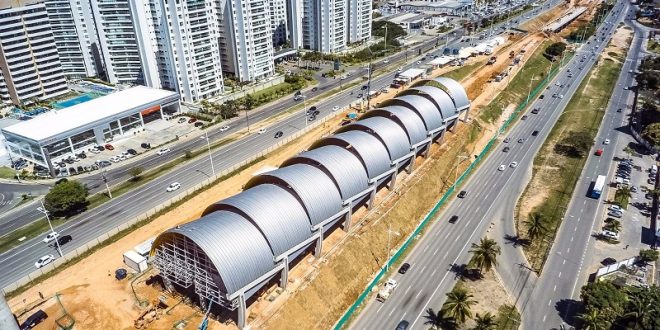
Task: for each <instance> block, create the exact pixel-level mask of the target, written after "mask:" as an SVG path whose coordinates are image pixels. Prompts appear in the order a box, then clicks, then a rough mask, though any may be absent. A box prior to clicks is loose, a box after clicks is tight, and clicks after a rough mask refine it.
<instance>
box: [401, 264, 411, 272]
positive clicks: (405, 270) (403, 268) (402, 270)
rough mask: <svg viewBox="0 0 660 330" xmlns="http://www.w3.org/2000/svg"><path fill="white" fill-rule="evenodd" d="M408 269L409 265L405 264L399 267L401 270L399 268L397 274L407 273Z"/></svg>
mask: <svg viewBox="0 0 660 330" xmlns="http://www.w3.org/2000/svg"><path fill="white" fill-rule="evenodd" d="M408 269H410V264H409V263H407V262H406V263H404V264H403V265H401V268H399V274H405V273H406V272H407V271H408Z"/></svg>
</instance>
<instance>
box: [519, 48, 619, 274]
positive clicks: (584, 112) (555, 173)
mask: <svg viewBox="0 0 660 330" xmlns="http://www.w3.org/2000/svg"><path fill="white" fill-rule="evenodd" d="M620 70H621V64H620V63H615V62H614V61H612V60H604V61H603V62H602V63H601V64H600V66H599V67H597V68H594V69H592V70H591V72H590V74H589V75H588V76H587V77H586V78H585V80H583V81H582V83H581V84H580V86H579V88H578V90H577V92H576V93H575V95H573V98H571V100H570V102H569V103H568V106H567V107H566V109H565V110H564V113H563V114H562V116H561V117H560V118H559V120H558V121H557V123H556V124H555V126H554V127H553V129H552V131H551V132H550V135H549V136H548V139H547V140H546V141H545V143H544V144H543V146H542V147H541V150H540V152H539V153H538V154H537V156H536V158H535V159H534V170H533V177H532V181H531V182H530V184H529V186H528V188H529V187H530V186H535V187H543V188H541V189H543V192H544V193H547V197H546V198H545V199H544V200H543V201H542V202H541V203H540V204H539V205H537V206H536V207H534V208H533V210H532V212H535V213H538V214H540V215H541V218H542V219H543V222H544V223H545V227H546V228H547V229H548V230H547V233H546V237H544V238H543V239H538V240H533V243H532V244H531V245H529V246H526V247H525V248H524V249H525V253H526V255H527V258H528V260H529V261H530V263H531V266H532V268H534V269H535V270H537V271H539V272H540V271H541V270H542V269H543V264H544V262H545V258H546V254H547V252H548V251H549V249H550V247H552V243H553V241H554V236H555V234H556V231H557V228H558V227H559V225H560V224H561V221H562V217H563V214H564V211H565V210H566V207H567V206H568V202H569V201H570V199H571V196H572V195H573V189H574V187H575V183H576V182H577V180H578V178H579V177H580V174H581V172H582V168H583V166H584V163H585V162H586V160H587V157H586V156H584V157H581V158H571V157H568V156H564V155H562V154H558V153H556V152H555V151H554V150H555V146H556V144H557V142H558V141H561V140H562V139H564V138H565V137H567V136H569V135H570V134H572V133H574V132H586V133H587V134H588V135H589V136H591V138H592V139H593V138H594V137H595V136H596V134H597V133H598V128H599V126H600V122H601V120H602V118H603V115H604V113H605V112H604V111H603V110H604V109H605V108H606V107H607V102H608V101H609V98H610V96H611V95H612V90H613V89H614V87H615V84H616V79H617V78H618V75H619V72H620ZM541 183H542V184H541ZM538 193H539V192H538V191H536V192H529V191H528V189H526V190H525V192H524V193H523V195H522V197H521V200H520V201H519V203H520V204H522V203H523V201H525V200H528V199H531V200H533V199H534V198H535V196H533V195H534V194H538ZM580 193H581V192H580ZM516 218H517V220H518V223H517V226H518V232H520V233H526V230H527V228H526V226H525V224H524V223H523V221H525V220H527V217H526V216H525V215H519V216H517V217H516Z"/></svg>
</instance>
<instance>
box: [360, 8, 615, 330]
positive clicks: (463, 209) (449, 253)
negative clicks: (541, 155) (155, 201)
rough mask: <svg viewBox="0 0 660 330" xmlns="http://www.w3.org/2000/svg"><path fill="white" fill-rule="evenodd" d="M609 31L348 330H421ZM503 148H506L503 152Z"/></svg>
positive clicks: (584, 52) (563, 76)
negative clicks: (387, 293)
mask: <svg viewBox="0 0 660 330" xmlns="http://www.w3.org/2000/svg"><path fill="white" fill-rule="evenodd" d="M620 8H621V5H618V6H617V7H615V9H614V11H617V10H620ZM611 29H613V28H612V27H611V26H610V27H608V28H606V31H607V36H606V37H605V38H604V40H601V39H598V40H597V39H596V38H595V37H592V38H590V39H589V45H587V44H584V45H582V47H581V48H580V49H579V50H578V51H577V53H576V54H575V56H574V57H573V58H572V59H571V60H570V61H569V62H568V63H567V64H566V65H565V66H564V67H563V68H562V70H561V71H560V72H559V73H558V74H557V76H556V77H555V79H554V80H553V82H552V83H551V84H550V85H549V87H548V89H546V90H545V91H544V92H543V95H544V98H543V99H538V100H537V101H535V102H534V103H533V104H532V105H531V106H530V108H538V109H540V112H539V113H538V114H532V113H531V112H528V113H527V116H528V118H527V119H526V120H521V121H519V122H518V123H517V124H516V125H515V126H514V127H512V128H511V130H510V132H509V133H508V134H506V136H502V140H501V142H500V143H499V144H498V145H496V146H495V147H494V150H493V151H492V153H491V154H490V155H489V156H488V157H487V158H486V159H485V160H484V161H483V163H482V164H481V165H480V166H479V168H478V169H477V170H476V171H475V172H474V173H473V174H472V176H471V179H470V180H468V182H467V183H466V184H465V186H464V187H463V188H462V189H463V190H465V191H466V192H467V195H466V196H465V197H464V198H462V199H459V198H456V199H454V200H453V201H452V202H451V203H449V205H448V206H447V209H446V211H445V212H443V213H442V214H440V215H439V216H438V217H437V219H435V220H434V223H433V224H432V225H431V226H430V228H429V229H428V230H427V232H426V234H425V235H424V236H423V237H422V238H420V239H419V241H418V242H417V243H416V245H415V247H414V248H413V250H412V251H411V252H410V253H409V255H408V257H407V258H406V259H405V260H404V261H405V262H407V263H409V264H411V265H412V266H411V268H410V270H408V272H407V273H406V274H405V275H401V274H394V275H392V276H393V277H394V278H395V279H396V280H397V281H398V282H399V285H398V287H397V289H396V290H395V291H394V293H393V294H392V296H391V297H390V298H389V299H388V300H387V301H385V302H384V303H381V302H378V301H376V300H375V299H372V300H371V301H369V302H368V303H366V306H365V308H364V309H363V311H362V313H361V315H359V316H358V318H357V320H356V321H355V323H354V324H353V325H352V328H355V329H388V328H389V329H393V328H395V327H396V326H397V324H398V323H399V322H400V321H403V320H406V321H408V322H409V323H410V328H411V329H425V328H426V326H425V325H424V322H425V319H424V315H426V311H427V309H428V308H432V309H433V310H435V311H437V310H438V309H439V308H440V307H441V306H442V302H443V301H444V299H445V293H447V292H449V291H450V290H451V288H452V287H453V286H454V284H455V282H456V274H455V273H454V271H453V270H454V269H456V267H454V266H457V265H464V264H466V263H467V262H468V261H469V259H470V255H469V253H468V251H469V249H470V246H471V244H472V243H475V242H477V241H478V240H479V239H480V238H481V237H483V235H484V233H485V231H486V229H487V228H488V227H489V226H490V224H491V222H492V221H494V215H495V214H496V213H498V210H497V209H498V208H499V207H500V202H501V201H502V200H504V199H507V198H508V197H510V196H511V195H516V196H517V194H518V190H517V189H516V187H519V186H520V185H521V184H522V182H523V181H524V180H525V175H523V173H524V172H525V171H527V168H529V167H531V166H532V162H533V159H534V155H535V154H536V153H537V152H538V150H539V148H540V147H541V145H542V144H543V141H544V140H545V138H546V137H547V135H548V134H549V132H550V130H551V128H552V127H553V126H554V124H555V122H556V121H557V119H558V118H559V116H561V115H562V112H563V110H564V108H565V107H566V105H567V104H568V102H569V100H570V98H571V97H572V95H573V94H574V93H575V91H576V90H577V88H578V86H579V83H580V82H581V81H582V80H583V79H584V78H585V76H586V75H587V74H588V71H589V69H590V68H591V67H592V66H593V64H594V62H595V59H596V55H597V54H599V53H600V51H601V50H602V48H603V47H604V45H606V44H607V42H608V40H609V37H610V35H609V32H610V31H611ZM594 46H595V47H596V48H595V49H594V48H593V47H594ZM583 56H584V60H582V59H583ZM569 70H570V73H569ZM569 74H571V75H572V77H571V78H569ZM555 82H560V83H561V84H563V85H564V87H559V86H556V85H555ZM555 93H556V94H558V95H563V98H561V97H553V96H552V95H553V94H555ZM534 131H538V135H537V136H533V135H532V133H533V132H534ZM506 137H508V138H509V141H508V143H505V142H504V139H505V138H506ZM507 146H508V147H509V148H510V150H509V151H508V152H503V148H504V147H507ZM513 162H517V164H518V165H517V167H515V168H514V167H511V164H512V163H513ZM501 165H504V166H505V169H504V171H500V170H499V167H500V166H501ZM513 200H514V201H515V199H513ZM454 215H456V216H458V217H459V218H458V221H457V222H456V223H454V224H452V223H449V222H448V220H449V218H450V217H451V216H454ZM509 266H510V267H517V265H509ZM525 329H537V328H536V327H530V328H525ZM538 329H540V328H538Z"/></svg>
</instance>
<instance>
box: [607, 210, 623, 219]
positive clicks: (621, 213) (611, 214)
mask: <svg viewBox="0 0 660 330" xmlns="http://www.w3.org/2000/svg"><path fill="white" fill-rule="evenodd" d="M607 215H609V216H612V217H615V218H621V217H622V216H623V212H616V211H609V212H607Z"/></svg>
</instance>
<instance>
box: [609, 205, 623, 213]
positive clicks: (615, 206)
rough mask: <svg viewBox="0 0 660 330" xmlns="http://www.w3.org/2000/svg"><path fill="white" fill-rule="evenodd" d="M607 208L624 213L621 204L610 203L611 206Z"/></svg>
mask: <svg viewBox="0 0 660 330" xmlns="http://www.w3.org/2000/svg"><path fill="white" fill-rule="evenodd" d="M607 209H608V210H610V211H612V212H618V213H623V209H622V208H621V206H619V205H610V207H608V208H607Z"/></svg>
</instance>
